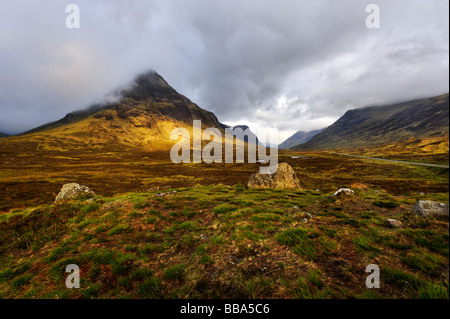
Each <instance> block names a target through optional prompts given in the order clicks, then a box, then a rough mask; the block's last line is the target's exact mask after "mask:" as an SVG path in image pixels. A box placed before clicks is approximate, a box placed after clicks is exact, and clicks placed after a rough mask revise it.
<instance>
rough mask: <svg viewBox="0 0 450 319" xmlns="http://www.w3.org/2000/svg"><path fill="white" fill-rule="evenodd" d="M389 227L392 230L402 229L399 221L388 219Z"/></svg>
mask: <svg viewBox="0 0 450 319" xmlns="http://www.w3.org/2000/svg"><path fill="white" fill-rule="evenodd" d="M387 222H388V224H389V226H391V227H392V228H401V227H403V223H402V222H401V221H399V220H396V219H388V220H387Z"/></svg>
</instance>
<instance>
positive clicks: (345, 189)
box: [331, 188, 355, 196]
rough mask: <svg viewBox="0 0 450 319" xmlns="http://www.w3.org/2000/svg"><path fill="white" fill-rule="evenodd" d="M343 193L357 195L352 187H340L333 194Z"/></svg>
mask: <svg viewBox="0 0 450 319" xmlns="http://www.w3.org/2000/svg"><path fill="white" fill-rule="evenodd" d="M343 194H344V195H350V196H352V195H355V192H354V191H353V190H352V189H350V188H339V189H338V190H337V191H335V192H334V193H333V195H331V196H338V195H343Z"/></svg>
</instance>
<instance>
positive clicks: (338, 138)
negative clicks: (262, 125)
mask: <svg viewBox="0 0 450 319" xmlns="http://www.w3.org/2000/svg"><path fill="white" fill-rule="evenodd" d="M448 106H449V95H448V93H447V94H444V95H440V96H436V97H432V98H427V99H421V100H415V101H409V102H404V103H399V104H394V105H386V106H372V107H365V108H361V109H355V110H350V111H347V112H346V113H345V114H344V115H343V116H342V117H341V118H340V119H339V120H337V121H336V122H335V123H334V124H332V125H331V126H329V127H328V128H327V129H325V130H324V131H323V132H321V133H319V134H317V135H316V136H314V137H313V138H312V139H311V140H310V141H309V142H307V143H305V144H302V145H298V146H295V147H293V148H292V149H293V150H312V149H338V148H356V147H367V146H375V145H382V144H389V143H392V142H395V141H401V140H407V139H409V138H411V137H415V138H419V137H438V136H446V135H448V131H449V128H448V125H449V114H448V112H449V111H448Z"/></svg>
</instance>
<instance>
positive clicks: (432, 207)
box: [412, 200, 449, 217]
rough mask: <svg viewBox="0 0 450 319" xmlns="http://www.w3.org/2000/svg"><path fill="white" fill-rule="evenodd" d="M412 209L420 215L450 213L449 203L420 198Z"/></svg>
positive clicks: (445, 214)
mask: <svg viewBox="0 0 450 319" xmlns="http://www.w3.org/2000/svg"><path fill="white" fill-rule="evenodd" d="M412 211H413V213H414V214H416V215H420V216H447V217H448V215H449V213H448V212H449V209H448V204H444V203H438V202H433V201H431V200H419V201H417V203H416V204H415V205H414V206H413V208H412Z"/></svg>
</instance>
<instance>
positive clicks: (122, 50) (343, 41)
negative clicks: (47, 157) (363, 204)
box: [0, 0, 449, 139]
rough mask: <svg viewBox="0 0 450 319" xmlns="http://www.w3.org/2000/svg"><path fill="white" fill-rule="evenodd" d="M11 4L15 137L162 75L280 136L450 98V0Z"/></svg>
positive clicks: (0, 47) (5, 62)
mask: <svg viewBox="0 0 450 319" xmlns="http://www.w3.org/2000/svg"><path fill="white" fill-rule="evenodd" d="M73 2H74V3H77V4H78V5H79V6H80V10H81V28H80V29H78V30H68V29H66V28H65V26H64V21H65V17H66V13H65V5H66V4H68V3H65V2H64V1H62V2H55V1H51V0H44V1H39V2H37V1H20V2H19V1H13V0H4V1H2V4H1V5H0V6H1V7H0V70H1V73H0V109H1V115H0V131H6V132H9V133H16V132H20V131H24V130H26V129H30V128H32V127H34V126H37V125H40V124H43V123H45V122H49V121H52V120H56V119H58V118H60V117H62V116H64V115H65V114H66V113H68V112H70V111H73V110H75V109H80V108H83V107H87V106H89V105H90V104H92V103H95V102H98V101H101V100H102V99H104V98H105V96H106V97H107V96H108V95H109V96H111V94H113V92H114V90H115V89H117V88H119V87H120V86H121V85H125V84H127V83H129V81H131V79H133V78H134V76H135V75H136V74H138V73H141V72H143V71H145V70H148V69H154V70H156V71H157V72H158V73H160V74H161V75H162V76H163V77H164V78H165V79H166V80H167V81H168V82H169V83H170V84H171V85H172V86H174V88H175V89H177V90H178V91H179V92H180V93H182V94H184V95H186V96H188V97H189V98H190V99H192V100H193V101H194V102H196V103H197V104H199V105H200V106H201V107H203V108H206V109H208V110H211V111H213V112H214V113H216V115H217V116H218V117H219V119H220V120H221V121H222V122H225V123H227V124H247V125H249V126H250V127H251V128H252V129H256V128H278V130H279V131H280V133H281V134H280V139H283V138H284V137H288V136H289V134H292V133H293V132H295V131H297V130H312V129H318V128H321V127H323V126H326V125H329V124H331V123H332V122H333V121H334V120H336V119H337V118H338V117H339V116H341V115H342V114H343V113H344V112H345V111H346V110H348V109H350V108H356V107H362V106H365V105H369V104H386V103H391V102H397V101H402V100H407V99H413V98H418V97H425V96H432V95H435V94H440V93H444V92H447V91H448V86H449V78H448V71H449V64H448V56H449V45H448V43H449V36H448V34H449V31H448V24H449V18H448V13H447V12H448V6H449V4H448V1H446V0H433V1H430V0H397V1H388V0H383V1H375V3H377V4H378V5H379V7H380V10H381V28H380V29H367V28H366V26H365V19H366V16H367V13H366V12H365V7H366V5H367V4H369V3H372V2H373V1H372V2H366V1H359V0H349V1H334V0H318V1H298V0H283V1H275V0H261V1H251V0H239V1H237V0H232V1H224V0H190V1H183V0H172V1H156V0H155V1H143V0H142V1H140V0H135V1H127V2H125V1H96V2H92V1H86V0H83V1H81V0H80V1H73Z"/></svg>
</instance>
